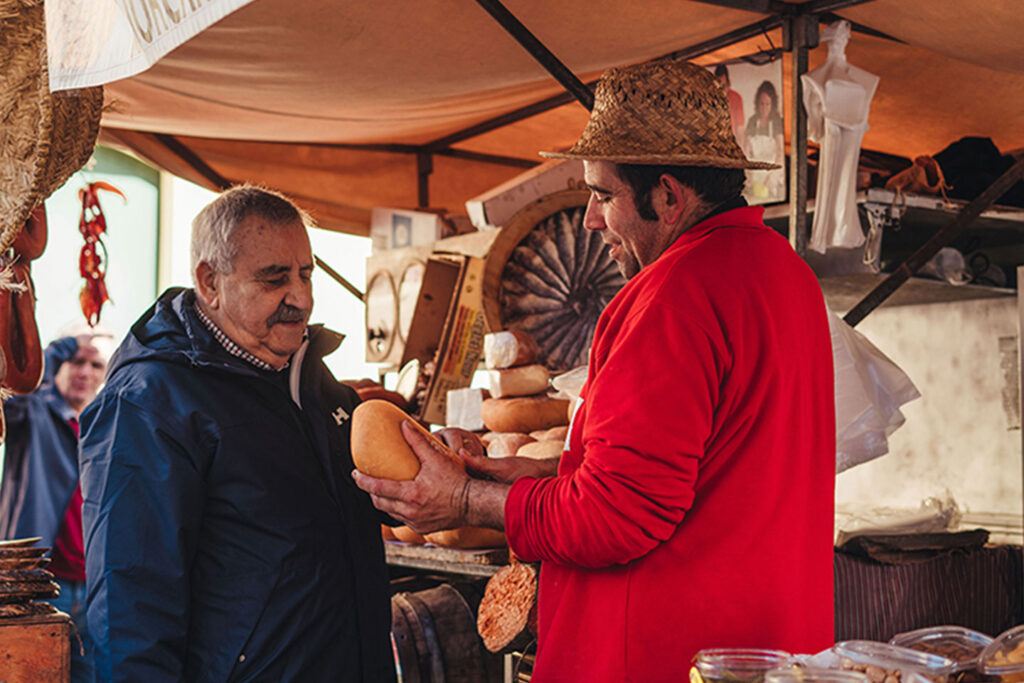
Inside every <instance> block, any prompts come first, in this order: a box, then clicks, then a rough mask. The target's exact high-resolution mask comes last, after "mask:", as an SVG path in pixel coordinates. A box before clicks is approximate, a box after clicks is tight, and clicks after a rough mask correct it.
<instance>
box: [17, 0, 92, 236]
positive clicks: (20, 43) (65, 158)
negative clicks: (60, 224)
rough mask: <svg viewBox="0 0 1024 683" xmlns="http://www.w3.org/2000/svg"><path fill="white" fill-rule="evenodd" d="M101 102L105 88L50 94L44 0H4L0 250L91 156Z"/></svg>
mask: <svg viewBox="0 0 1024 683" xmlns="http://www.w3.org/2000/svg"><path fill="white" fill-rule="evenodd" d="M102 106H103V89H102V88H99V87H96V88H86V89H82V90H73V91H67V92H58V93H51V92H50V88H49V75H48V72H47V64H46V20H45V16H44V13H43V2H42V0H0V252H2V251H6V249H7V247H9V246H10V245H11V243H12V242H14V238H15V237H17V236H18V233H19V232H20V231H21V229H22V226H23V225H24V224H25V221H26V220H28V217H29V215H30V214H31V213H32V210H33V209H35V207H36V206H37V205H38V204H40V203H41V202H42V201H43V200H44V199H46V198H47V197H48V196H50V194H51V193H52V192H53V191H54V190H56V189H57V188H58V187H60V186H61V185H63V184H64V182H65V181H66V180H67V179H68V178H69V177H71V174H72V173H74V172H75V171H77V170H78V169H80V168H81V167H82V166H84V165H85V162H87V161H88V160H89V156H90V155H91V154H92V150H93V146H94V145H95V143H96V135H97V133H98V132H99V124H100V110H101V108H102Z"/></svg>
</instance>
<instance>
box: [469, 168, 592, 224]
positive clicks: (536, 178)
mask: <svg viewBox="0 0 1024 683" xmlns="http://www.w3.org/2000/svg"><path fill="white" fill-rule="evenodd" d="M586 187H587V186H586V183H584V182H583V162H582V161H573V160H564V159H551V160H548V161H545V162H544V163H543V164H541V165H540V166H537V167H535V168H531V169H530V170H529V171H527V172H526V173H522V174H520V175H517V176H516V177H515V178H512V179H511V180H508V181H506V182H504V183H502V184H501V185H498V186H497V187H495V188H494V189H492V190H489V191H487V192H485V193H483V194H481V195H478V196H476V197H473V198H472V199H469V200H467V201H466V212H467V213H468V214H469V219H470V220H471V221H473V225H475V226H476V227H477V229H478V230H494V229H496V228H500V227H502V226H504V225H505V223H506V222H507V221H508V219H509V218H511V217H512V216H514V215H515V214H516V212H517V211H519V209H521V208H523V207H524V206H526V205H527V204H529V203H530V202H533V201H535V200H537V199H540V198H541V197H545V196H547V195H549V194H552V193H554V192H560V191H562V190H580V189H586Z"/></svg>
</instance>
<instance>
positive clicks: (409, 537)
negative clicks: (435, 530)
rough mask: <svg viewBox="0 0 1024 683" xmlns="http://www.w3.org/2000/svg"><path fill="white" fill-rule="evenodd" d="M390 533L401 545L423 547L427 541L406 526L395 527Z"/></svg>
mask: <svg viewBox="0 0 1024 683" xmlns="http://www.w3.org/2000/svg"><path fill="white" fill-rule="evenodd" d="M391 531H392V532H393V533H394V534H395V540H398V541H402V542H403V543H415V544H416V545H423V544H424V543H426V542H427V539H426V538H424V537H423V535H422V534H421V533H420V532H418V531H414V530H413V529H410V528H409V527H407V526H396V527H395V528H394V529H392V530H391Z"/></svg>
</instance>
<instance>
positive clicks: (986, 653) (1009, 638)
mask: <svg viewBox="0 0 1024 683" xmlns="http://www.w3.org/2000/svg"><path fill="white" fill-rule="evenodd" d="M978 669H979V670H980V671H981V673H983V674H985V675H986V676H990V677H991V678H993V679H995V680H997V681H1000V683H1022V682H1024V626H1015V627H1014V628H1011V629H1010V630H1009V631H1004V632H1003V633H1000V634H999V635H998V636H996V639H995V640H993V641H992V642H991V643H990V644H989V645H988V647H986V648H985V649H984V650H983V651H982V653H981V656H980V657H979V658H978Z"/></svg>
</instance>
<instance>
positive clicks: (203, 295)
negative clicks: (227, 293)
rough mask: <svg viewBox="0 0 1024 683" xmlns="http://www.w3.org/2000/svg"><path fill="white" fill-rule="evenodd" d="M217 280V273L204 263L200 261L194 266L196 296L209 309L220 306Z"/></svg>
mask: <svg viewBox="0 0 1024 683" xmlns="http://www.w3.org/2000/svg"><path fill="white" fill-rule="evenodd" d="M217 280H218V278H217V271H215V270H214V269H213V267H212V266H211V265H210V264H209V263H207V262H206V261H200V262H199V265H197V266H196V295H197V296H199V298H200V299H202V300H203V303H205V304H206V306H207V307H208V308H211V309H216V308H217V307H218V306H220V296H219V294H220V293H219V291H218V289H217V285H218V282H217Z"/></svg>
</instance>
